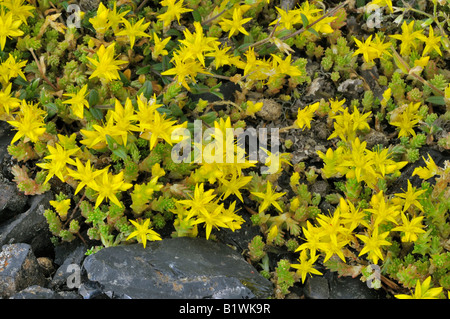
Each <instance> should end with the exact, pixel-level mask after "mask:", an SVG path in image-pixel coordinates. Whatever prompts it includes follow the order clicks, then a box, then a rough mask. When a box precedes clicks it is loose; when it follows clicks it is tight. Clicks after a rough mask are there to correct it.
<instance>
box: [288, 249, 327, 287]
mask: <svg viewBox="0 0 450 319" xmlns="http://www.w3.org/2000/svg"><path fill="white" fill-rule="evenodd" d="M317 258H319V256H316V255H315V254H314V253H311V257H310V258H309V260H307V259H308V256H307V255H306V250H302V252H301V253H300V257H299V259H298V260H299V261H300V264H291V267H292V268H294V269H297V273H300V275H301V277H302V283H304V282H305V279H306V275H307V274H315V275H322V273H321V272H320V271H318V270H317V269H315V268H314V267H313V265H314V263H315V262H316V260H317Z"/></svg>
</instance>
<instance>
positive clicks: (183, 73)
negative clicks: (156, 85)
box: [161, 53, 211, 91]
mask: <svg viewBox="0 0 450 319" xmlns="http://www.w3.org/2000/svg"><path fill="white" fill-rule="evenodd" d="M172 61H173V62H174V64H175V66H174V67H173V68H172V69H169V70H167V71H164V72H162V73H161V75H175V81H176V82H177V83H178V84H179V85H182V86H184V87H185V88H186V90H188V91H190V90H191V89H190V87H189V85H188V83H187V82H186V78H190V79H191V80H192V81H194V82H195V77H196V76H197V73H204V74H211V73H209V72H207V71H206V70H205V69H204V68H203V66H202V65H201V64H200V62H198V61H196V60H193V59H189V60H188V61H186V62H185V61H183V58H182V57H181V56H180V55H178V54H177V53H174V55H173V58H172Z"/></svg>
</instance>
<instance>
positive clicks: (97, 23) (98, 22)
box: [89, 2, 111, 34]
mask: <svg viewBox="0 0 450 319" xmlns="http://www.w3.org/2000/svg"><path fill="white" fill-rule="evenodd" d="M109 15H110V11H109V9H108V8H106V7H105V6H104V5H103V3H101V2H100V5H99V6H98V9H97V14H96V16H95V17H94V18H90V19H89V22H90V23H91V24H92V26H93V27H94V29H95V31H97V33H99V34H105V32H106V31H108V29H109V27H110V26H111V25H110V23H109V21H108V18H109Z"/></svg>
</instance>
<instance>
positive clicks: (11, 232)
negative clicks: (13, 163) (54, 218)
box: [0, 192, 53, 255]
mask: <svg viewBox="0 0 450 319" xmlns="http://www.w3.org/2000/svg"><path fill="white" fill-rule="evenodd" d="M52 198H53V195H52V194H51V193H50V192H47V193H44V194H42V195H38V196H35V197H32V198H31V201H30V208H29V209H28V210H27V211H26V212H24V213H22V214H18V215H16V216H15V217H14V218H12V219H10V220H8V221H6V222H4V223H3V224H0V246H2V245H6V244H12V243H27V244H30V245H31V247H32V249H33V252H34V253H35V254H37V255H41V252H42V251H47V250H49V248H51V247H52V244H51V241H50V238H51V234H50V231H49V229H48V223H47V220H46V219H45V216H44V215H43V213H44V210H45V209H46V208H47V207H48V206H49V201H50V200H52Z"/></svg>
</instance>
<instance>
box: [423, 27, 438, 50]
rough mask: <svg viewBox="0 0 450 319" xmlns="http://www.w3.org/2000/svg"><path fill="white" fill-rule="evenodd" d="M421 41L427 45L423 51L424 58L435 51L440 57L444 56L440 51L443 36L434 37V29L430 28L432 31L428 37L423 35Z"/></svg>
mask: <svg viewBox="0 0 450 319" xmlns="http://www.w3.org/2000/svg"><path fill="white" fill-rule="evenodd" d="M420 39H421V40H422V41H423V42H424V43H425V48H424V49H423V52H422V56H424V55H426V54H427V53H428V52H431V51H432V50H435V51H436V52H437V53H438V54H439V55H441V56H442V52H441V49H440V44H441V36H437V37H435V36H434V30H433V27H431V26H430V31H429V32H428V37H425V36H424V35H421V37H420Z"/></svg>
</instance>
